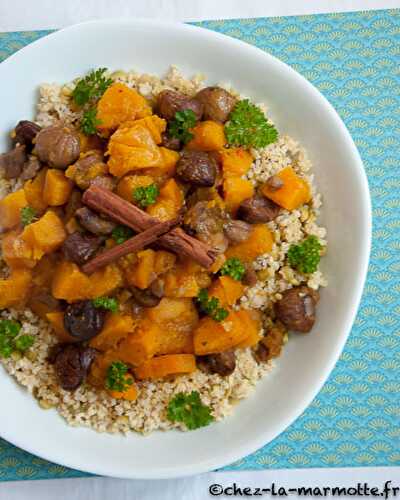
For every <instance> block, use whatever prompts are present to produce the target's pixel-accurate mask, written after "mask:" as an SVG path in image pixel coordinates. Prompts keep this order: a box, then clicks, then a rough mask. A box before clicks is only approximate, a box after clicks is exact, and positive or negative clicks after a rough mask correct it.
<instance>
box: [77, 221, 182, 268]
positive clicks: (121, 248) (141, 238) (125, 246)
mask: <svg viewBox="0 0 400 500" xmlns="http://www.w3.org/2000/svg"><path fill="white" fill-rule="evenodd" d="M177 223H178V219H173V220H169V221H165V222H159V223H157V224H155V225H154V226H152V227H149V229H146V230H145V231H143V232H142V233H139V234H137V235H136V236H133V237H132V238H129V240H126V241H124V243H121V244H120V245H117V246H115V247H113V248H109V249H108V250H105V251H104V252H102V253H101V254H100V255H97V256H96V257H94V258H93V259H92V260H90V261H89V262H87V263H86V264H85V265H84V266H83V267H82V271H83V272H84V273H86V274H91V273H93V272H94V271H97V270H98V269H100V268H102V267H104V266H106V265H107V264H110V263H111V262H114V261H115V260H117V259H119V258H120V257H123V256H124V255H127V254H128V253H131V252H137V251H138V250H141V249H142V248H144V247H145V246H147V245H150V244H151V243H153V242H154V241H156V240H157V239H158V238H159V237H160V236H161V235H162V234H164V233H166V232H168V231H169V230H170V229H171V227H173V226H175V225H176V224H177Z"/></svg>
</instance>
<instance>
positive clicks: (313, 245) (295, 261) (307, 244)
mask: <svg viewBox="0 0 400 500" xmlns="http://www.w3.org/2000/svg"><path fill="white" fill-rule="evenodd" d="M321 248H322V246H321V243H320V242H319V241H318V238H317V237H316V236H314V235H311V236H309V237H308V238H306V239H305V240H304V241H302V242H301V243H300V244H299V245H291V246H290V248H289V251H288V254H287V255H288V260H289V264H290V265H291V266H292V267H294V268H295V269H297V270H298V271H300V272H301V273H304V274H311V273H313V272H315V271H316V270H317V268H318V264H319V261H320V259H321Z"/></svg>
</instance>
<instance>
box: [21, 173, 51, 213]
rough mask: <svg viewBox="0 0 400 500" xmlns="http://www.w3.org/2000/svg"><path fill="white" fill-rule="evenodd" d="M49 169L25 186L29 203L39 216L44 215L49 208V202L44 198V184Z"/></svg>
mask: <svg viewBox="0 0 400 500" xmlns="http://www.w3.org/2000/svg"><path fill="white" fill-rule="evenodd" d="M46 174H47V168H42V170H41V171H40V172H39V173H38V174H37V176H36V177H35V178H34V179H31V180H29V181H27V182H25V184H24V192H25V197H26V200H27V203H28V205H29V206H30V207H32V208H33V209H34V210H36V212H37V213H38V214H41V213H43V212H44V211H45V210H46V208H47V202H46V200H45V199H44V197H43V190H44V184H45V181H46Z"/></svg>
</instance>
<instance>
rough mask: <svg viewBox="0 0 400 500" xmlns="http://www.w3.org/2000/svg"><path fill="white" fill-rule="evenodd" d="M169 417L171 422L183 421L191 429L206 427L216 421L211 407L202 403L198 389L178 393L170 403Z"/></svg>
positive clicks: (168, 408)
mask: <svg viewBox="0 0 400 500" xmlns="http://www.w3.org/2000/svg"><path fill="white" fill-rule="evenodd" d="M167 418H168V420H170V421H171V422H182V423H183V424H185V425H186V427H187V428H188V429H189V430H194V429H198V428H199V427H204V426H206V425H209V424H211V422H213V421H214V417H213V416H212V415H211V409H210V407H209V406H207V405H205V404H203V403H202V401H201V399H200V394H199V393H198V392H197V391H192V392H190V393H184V392H179V393H178V394H176V396H174V397H173V398H172V399H171V401H170V402H169V403H168V407H167Z"/></svg>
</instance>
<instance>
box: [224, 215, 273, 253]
mask: <svg viewBox="0 0 400 500" xmlns="http://www.w3.org/2000/svg"><path fill="white" fill-rule="evenodd" d="M273 242H274V239H273V236H272V233H271V231H270V230H269V229H268V227H267V226H266V225H265V224H254V225H253V230H252V232H251V233H250V237H249V238H248V239H247V240H246V241H243V242H242V243H237V244H236V245H232V246H230V247H228V249H227V250H226V252H225V255H226V258H227V259H229V258H230V257H237V258H238V259H240V260H242V261H244V262H251V261H253V260H254V259H255V258H256V257H258V256H259V255H262V254H264V253H267V252H270V251H271V249H272V245H273Z"/></svg>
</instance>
